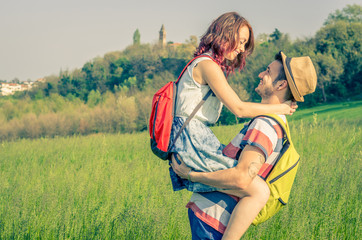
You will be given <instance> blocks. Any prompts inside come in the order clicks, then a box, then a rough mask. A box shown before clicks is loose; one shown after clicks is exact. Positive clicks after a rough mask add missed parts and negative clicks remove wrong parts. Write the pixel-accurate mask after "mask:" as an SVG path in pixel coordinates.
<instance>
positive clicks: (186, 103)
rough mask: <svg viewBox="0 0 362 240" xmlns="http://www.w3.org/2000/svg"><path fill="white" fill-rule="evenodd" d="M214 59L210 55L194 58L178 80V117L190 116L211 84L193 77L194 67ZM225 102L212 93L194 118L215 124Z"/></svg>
mask: <svg viewBox="0 0 362 240" xmlns="http://www.w3.org/2000/svg"><path fill="white" fill-rule="evenodd" d="M204 60H208V61H212V59H210V58H208V57H200V58H197V59H196V60H194V61H193V62H192V63H191V64H190V65H189V66H188V67H187V69H186V71H185V72H184V74H183V75H182V77H181V79H180V80H179V82H178V90H177V101H176V114H175V116H177V117H188V116H190V114H191V113H192V111H193V110H194V109H195V107H196V106H197V104H199V103H200V101H201V100H202V98H203V97H204V96H205V95H206V93H207V92H208V91H209V89H210V87H209V85H202V84H199V83H198V82H196V81H195V80H194V79H193V75H192V73H193V69H194V67H195V66H196V65H197V64H198V63H199V62H201V61H204ZM222 106H223V104H222V103H221V102H220V100H219V99H218V98H217V97H216V96H215V95H213V94H211V95H210V96H209V97H208V99H207V100H206V102H205V103H204V104H203V105H202V106H201V108H200V109H199V110H198V111H197V113H196V114H195V116H194V117H193V119H198V120H200V121H201V122H203V123H205V124H214V123H215V122H216V121H217V120H218V119H219V116H220V113H221V109H222Z"/></svg>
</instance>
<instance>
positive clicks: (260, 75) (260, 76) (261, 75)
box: [258, 71, 265, 79]
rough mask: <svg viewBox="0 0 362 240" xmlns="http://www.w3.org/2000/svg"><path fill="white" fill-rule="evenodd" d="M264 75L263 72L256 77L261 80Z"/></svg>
mask: <svg viewBox="0 0 362 240" xmlns="http://www.w3.org/2000/svg"><path fill="white" fill-rule="evenodd" d="M264 73H265V71H264V72H261V73H259V75H258V77H259V78H260V79H262V78H263V77H264Z"/></svg>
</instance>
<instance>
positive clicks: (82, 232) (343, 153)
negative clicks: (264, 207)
mask: <svg viewBox="0 0 362 240" xmlns="http://www.w3.org/2000/svg"><path fill="white" fill-rule="evenodd" d="M289 119H290V127H291V131H292V136H293V141H294V143H295V145H296V148H297V150H298V151H299V153H300V155H301V164H300V167H299V170H298V174H297V178H296V182H295V185H294V187H293V190H292V194H291V197H290V199H289V204H288V205H287V207H285V208H284V209H283V210H281V212H279V213H278V214H277V215H276V216H275V217H273V218H272V219H270V220H268V221H267V222H265V223H264V224H261V225H259V226H257V227H250V229H249V230H248V231H247V233H246V234H245V236H244V237H243V239H359V238H360V236H361V235H362V232H361V221H360V220H361V209H362V206H361V200H360V199H361V182H360V181H359V180H358V179H361V177H362V176H361V160H362V148H361V145H362V129H361V123H362V102H361V101H359V102H351V103H341V104H333V105H326V106H320V107H316V108H312V109H305V110H300V111H298V112H297V113H296V114H294V115H293V116H292V117H289ZM241 127H242V125H241V124H240V125H235V126H219V127H214V128H213V131H214V132H215V134H216V135H217V136H218V137H219V139H220V140H221V142H223V143H227V142H228V141H230V140H231V139H232V138H233V136H234V135H235V134H236V133H237V132H238V130H239V129H240V128H241ZM190 195H191V194H190V193H189V192H187V191H180V192H173V191H172V188H171V184H170V180H169V176H168V164H167V162H163V161H161V160H159V159H157V158H156V157H155V156H154V155H153V154H152V153H151V151H150V148H149V137H148V134H147V133H146V132H144V133H135V134H112V135H111V134H107V135H103V134H99V135H91V136H73V137H62V138H54V139H36V140H18V141H13V142H2V143H0V239H191V234H190V230H189V225H188V219H187V210H186V208H185V205H186V203H187V202H188V200H189V197H190Z"/></svg>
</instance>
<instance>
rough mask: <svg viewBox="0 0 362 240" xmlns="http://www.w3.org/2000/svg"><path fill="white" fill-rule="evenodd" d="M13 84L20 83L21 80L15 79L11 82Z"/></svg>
mask: <svg viewBox="0 0 362 240" xmlns="http://www.w3.org/2000/svg"><path fill="white" fill-rule="evenodd" d="M11 83H18V84H19V83H20V80H19V78H14V79H13V80H11Z"/></svg>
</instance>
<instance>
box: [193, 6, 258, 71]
mask: <svg viewBox="0 0 362 240" xmlns="http://www.w3.org/2000/svg"><path fill="white" fill-rule="evenodd" d="M243 26H247V27H248V28H249V40H248V41H247V43H246V44H245V51H244V52H240V53H239V54H238V55H237V57H236V58H235V59H234V60H233V61H229V60H227V59H225V57H224V54H225V53H228V52H232V51H234V50H235V49H236V48H237V46H238V44H239V41H240V40H239V39H237V37H235V36H237V35H236V34H237V33H238V32H239V30H240V28H241V27H243ZM209 50H211V52H212V55H213V57H214V59H215V60H216V62H218V63H219V65H220V67H221V69H222V70H223V71H224V72H226V75H227V76H228V75H229V74H230V73H232V72H234V71H235V69H238V70H239V71H240V70H241V69H243V68H244V66H245V59H246V57H247V56H249V55H250V54H251V53H252V52H253V50H254V33H253V29H252V27H251V25H250V24H249V22H248V21H247V20H246V19H245V18H243V17H242V16H240V15H239V14H238V13H236V12H228V13H224V14H222V15H221V16H220V17H218V18H217V19H216V20H214V21H213V22H212V23H211V25H210V26H209V28H208V29H207V31H206V33H205V34H204V35H203V36H202V37H201V40H200V44H199V46H198V48H197V49H196V52H195V53H194V56H195V57H196V56H199V55H201V54H203V53H205V52H208V51H209Z"/></svg>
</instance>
